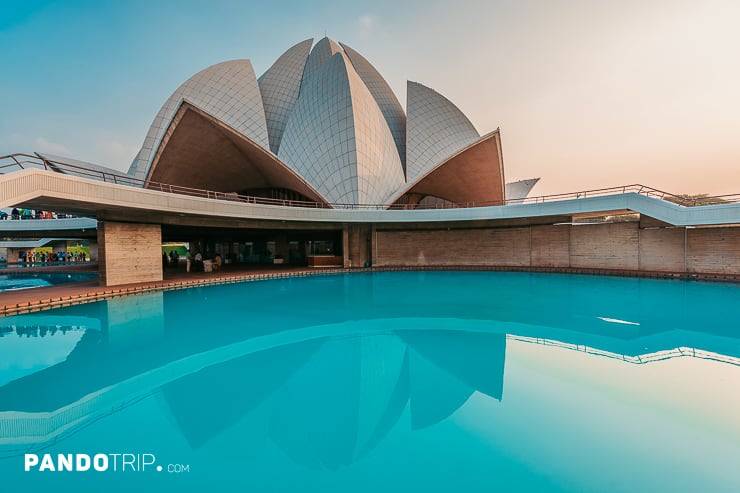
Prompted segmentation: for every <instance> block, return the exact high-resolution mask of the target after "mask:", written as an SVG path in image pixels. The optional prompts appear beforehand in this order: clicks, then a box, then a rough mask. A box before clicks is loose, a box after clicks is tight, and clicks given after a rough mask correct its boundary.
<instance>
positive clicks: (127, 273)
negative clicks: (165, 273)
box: [98, 221, 162, 286]
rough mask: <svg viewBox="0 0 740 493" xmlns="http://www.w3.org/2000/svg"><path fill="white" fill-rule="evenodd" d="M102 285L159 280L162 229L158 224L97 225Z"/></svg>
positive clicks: (101, 223)
mask: <svg viewBox="0 0 740 493" xmlns="http://www.w3.org/2000/svg"><path fill="white" fill-rule="evenodd" d="M98 256H99V263H98V269H99V281H100V284H101V285H102V286H116V285H119V284H128V283H134V282H149V281H161V280H162V228H161V226H159V225H158V224H134V223H117V222H110V221H101V222H98Z"/></svg>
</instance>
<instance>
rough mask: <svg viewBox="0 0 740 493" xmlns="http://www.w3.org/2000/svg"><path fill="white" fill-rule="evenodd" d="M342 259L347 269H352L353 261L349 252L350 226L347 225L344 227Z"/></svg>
mask: <svg viewBox="0 0 740 493" xmlns="http://www.w3.org/2000/svg"><path fill="white" fill-rule="evenodd" d="M342 257H343V259H344V262H343V265H344V268H345V269H348V268H350V267H352V259H351V257H350V252H349V225H347V224H346V223H345V224H344V225H343V226H342Z"/></svg>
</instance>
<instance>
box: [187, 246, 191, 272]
mask: <svg viewBox="0 0 740 493" xmlns="http://www.w3.org/2000/svg"><path fill="white" fill-rule="evenodd" d="M191 260H192V256H191V255H190V250H186V251H185V272H190V262H191Z"/></svg>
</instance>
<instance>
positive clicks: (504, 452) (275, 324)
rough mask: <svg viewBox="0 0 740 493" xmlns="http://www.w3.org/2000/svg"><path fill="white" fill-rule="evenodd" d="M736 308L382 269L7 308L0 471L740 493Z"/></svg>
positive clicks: (0, 342) (186, 480)
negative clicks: (46, 307) (30, 309)
mask: <svg viewBox="0 0 740 493" xmlns="http://www.w3.org/2000/svg"><path fill="white" fill-rule="evenodd" d="M739 302H740V285H733V284H719V283H717V284H712V283H699V282H686V281H666V280H649V279H624V278H611V277H592V276H566V275H556V274H529V273H495V272H459V273H455V272H397V273H391V272H389V273H372V274H370V273H366V274H351V275H335V276H317V277H306V278H292V279H278V280H271V281H261V282H247V283H242V284H232V285H223V286H213V287H203V288H195V289H187V290H181V291H169V292H164V293H162V292H159V293H153V294H147V295H140V296H131V297H125V298H118V299H112V300H108V301H105V302H99V303H94V304H86V305H78V306H72V307H67V308H63V309H56V310H51V311H45V312H39V313H36V314H29V315H19V316H13V317H6V318H3V319H0V477H1V478H2V481H3V488H4V490H5V487H10V489H8V490H7V491H44V490H45V489H46V490H49V491H65V492H66V491H82V490H85V491H87V490H90V491H106V492H119V491H120V492H124V491H126V492H128V491H143V492H146V491H186V492H189V491H193V492H201V491H218V492H221V491H228V492H230V491H255V492H265V491H276V492H293V491H316V492H319V491H320V492H331V491H337V492H339V491H341V492H347V491H373V492H376V491H404V492H415V491H445V492H448V491H476V492H477V491H481V492H490V491H507V492H510V491H521V492H543V491H548V492H565V491H568V492H570V491H584V492H592V491H598V492H633V491H642V492H667V491H670V492H695V491H707V492H710V491H711V492H725V491H726V492H737V491H740V474H739V473H738V466H737V465H738V460H739V459H740V418H738V416H740V317H738V307H739V306H740V303H739ZM46 454H48V455H46ZM60 455H61V459H62V460H61V461H60ZM86 457H87V459H86ZM68 463H69V465H68ZM86 465H87V469H88V470H84V471H83V470H81V469H85V466H86ZM26 468H28V469H29V470H28V471H26V470H25V469H26ZM96 468H97V469H101V470H100V471H98V470H96ZM56 469H64V470H63V471H57V470H56ZM68 469H72V470H71V471H70V470H68ZM80 488H82V490H81V489H80Z"/></svg>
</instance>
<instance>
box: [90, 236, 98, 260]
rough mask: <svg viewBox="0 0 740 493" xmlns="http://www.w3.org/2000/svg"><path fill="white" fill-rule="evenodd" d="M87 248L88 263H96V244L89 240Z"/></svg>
mask: <svg viewBox="0 0 740 493" xmlns="http://www.w3.org/2000/svg"><path fill="white" fill-rule="evenodd" d="M88 246H89V247H90V261H91V262H97V261H98V242H97V241H95V240H90V241H89V242H88Z"/></svg>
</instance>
